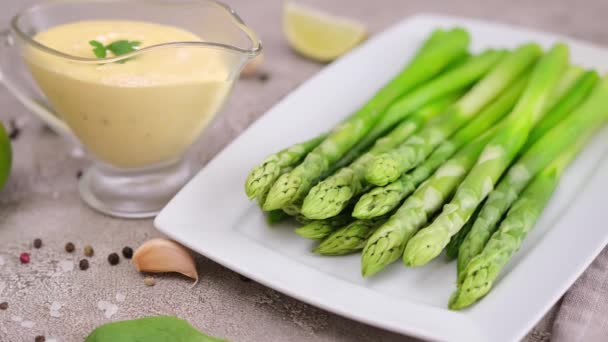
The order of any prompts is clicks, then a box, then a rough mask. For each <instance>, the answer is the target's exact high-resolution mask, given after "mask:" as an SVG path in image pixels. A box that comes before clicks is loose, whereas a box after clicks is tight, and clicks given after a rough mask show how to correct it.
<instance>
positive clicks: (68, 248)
mask: <svg viewBox="0 0 608 342" xmlns="http://www.w3.org/2000/svg"><path fill="white" fill-rule="evenodd" d="M74 249H76V247H74V244H73V243H71V242H68V243H66V244H65V251H66V252H68V253H72V252H73V251H74Z"/></svg>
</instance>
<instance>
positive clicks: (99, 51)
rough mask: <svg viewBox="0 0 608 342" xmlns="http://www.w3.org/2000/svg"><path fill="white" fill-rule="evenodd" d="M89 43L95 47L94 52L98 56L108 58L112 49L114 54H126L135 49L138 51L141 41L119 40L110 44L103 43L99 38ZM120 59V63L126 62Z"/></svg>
mask: <svg viewBox="0 0 608 342" xmlns="http://www.w3.org/2000/svg"><path fill="white" fill-rule="evenodd" d="M89 44H90V45H91V46H92V47H93V53H94V54H95V56H96V57H97V58H106V56H107V52H108V51H110V52H111V53H113V54H114V56H120V55H126V54H128V53H131V52H133V51H137V47H138V46H139V45H141V43H140V42H138V41H134V40H117V41H115V42H112V43H110V44H108V45H103V44H102V43H101V42H99V41H97V40H91V41H90V42H89ZM124 62H125V61H120V62H119V63H124Z"/></svg>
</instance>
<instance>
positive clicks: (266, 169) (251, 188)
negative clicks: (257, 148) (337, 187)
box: [245, 134, 327, 199]
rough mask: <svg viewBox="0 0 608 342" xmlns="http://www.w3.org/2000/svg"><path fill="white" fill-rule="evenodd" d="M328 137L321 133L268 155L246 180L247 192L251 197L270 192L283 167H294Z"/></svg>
mask: <svg viewBox="0 0 608 342" xmlns="http://www.w3.org/2000/svg"><path fill="white" fill-rule="evenodd" d="M326 137H327V134H321V135H319V136H318V137H315V138H313V139H310V140H308V141H305V142H303V143H299V144H295V145H293V146H291V147H289V148H286V149H284V150H281V151H279V152H277V153H275V154H272V155H270V156H268V157H267V158H266V159H264V161H263V162H262V163H260V165H258V166H256V167H254V168H253V169H252V170H251V172H250V173H249V176H248V177H247V181H246V182H245V192H246V193H247V196H248V197H249V198H250V199H254V198H257V197H258V196H261V195H264V194H265V193H267V192H268V190H269V189H270V187H271V186H272V184H274V182H275V181H276V180H277V178H278V177H279V175H280V174H281V169H284V168H286V167H293V166H295V165H297V164H298V163H300V161H302V159H304V157H306V155H307V154H308V152H310V151H312V149H314V148H315V147H317V146H319V144H320V143H321V142H322V141H323V140H324V139H325V138H326Z"/></svg>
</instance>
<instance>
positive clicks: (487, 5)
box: [0, 0, 608, 342]
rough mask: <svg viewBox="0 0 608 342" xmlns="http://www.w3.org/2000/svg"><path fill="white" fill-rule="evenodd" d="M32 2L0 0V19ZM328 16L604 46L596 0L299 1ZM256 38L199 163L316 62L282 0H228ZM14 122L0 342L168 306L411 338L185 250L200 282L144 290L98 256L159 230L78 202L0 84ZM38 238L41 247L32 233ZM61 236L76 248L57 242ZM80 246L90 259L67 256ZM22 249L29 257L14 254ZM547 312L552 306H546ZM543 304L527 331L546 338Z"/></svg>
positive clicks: (77, 333)
mask: <svg viewBox="0 0 608 342" xmlns="http://www.w3.org/2000/svg"><path fill="white" fill-rule="evenodd" d="M35 2H36V1H34V0H2V4H0V28H5V27H7V25H8V22H9V19H10V16H11V15H12V14H13V13H15V12H16V11H17V10H18V9H20V8H24V7H26V6H27V5H29V4H32V3H35ZM308 2H311V3H312V4H313V5H316V6H318V7H320V8H325V9H327V10H329V11H332V12H334V13H337V14H343V15H347V16H351V17H353V18H357V19H359V20H361V21H362V22H365V23H366V24H367V25H369V27H370V29H371V31H372V32H374V33H375V32H379V31H381V30H383V29H384V28H386V27H388V26H389V25H391V24H393V23H395V22H396V21H398V20H400V19H402V18H404V17H407V16H409V15H413V14H416V13H420V12H440V13H449V14H455V15H464V16H470V17H479V18H485V19H490V20H497V21H500V22H504V23H508V24H516V25H525V26H529V27H532V28H537V29H542V30H547V31H553V32H557V33H562V34H566V35H569V36H572V37H575V38H580V39H585V40H590V41H593V42H595V43H598V44H605V45H608V30H606V28H605V18H604V17H605V14H606V13H608V2H606V1H605V0H589V1H578V2H573V1H566V0H537V1H530V0H526V1H523V0H514V1H499V0H492V1H481V0H453V1H441V0H410V1H401V0H382V1H361V0H357V1H352V0H351V1H349V0H340V1H337V0H336V1H322V0H314V1H308ZM229 3H230V5H232V6H233V7H234V8H235V9H236V10H237V11H238V13H239V14H240V15H241V16H242V17H243V18H244V20H245V21H246V22H247V23H248V24H250V25H251V26H252V27H253V28H254V29H255V30H256V31H257V32H258V33H259V35H260V36H261V37H262V39H263V41H264V48H265V63H264V66H263V69H264V71H265V72H267V73H268V75H269V79H268V80H267V81H266V82H261V81H259V80H255V79H252V80H242V81H241V82H239V83H238V85H237V86H236V88H235V91H234V93H233V95H232V97H231V99H230V101H229V103H228V105H227V106H226V108H225V110H224V113H223V116H222V117H221V118H220V119H219V120H218V121H217V122H216V123H215V125H214V126H213V127H212V128H211V129H210V130H209V131H208V133H207V134H206V136H205V137H204V138H202V139H201V140H200V141H199V142H198V144H197V145H196V147H195V149H194V153H193V157H194V160H195V163H196V165H197V167H202V166H203V165H204V164H205V163H206V162H207V161H209V160H210V159H211V158H212V157H213V156H214V155H215V154H216V153H217V152H218V151H219V150H221V149H222V147H224V146H225V145H226V144H227V143H228V142H230V141H231V140H232V139H233V138H234V137H236V136H237V135H238V134H239V132H241V131H242V130H244V129H245V128H247V126H249V125H250V124H251V123H252V122H253V121H254V120H255V119H256V118H257V117H259V116H260V115H262V114H263V113H264V112H265V111H266V110H268V109H269V108H270V107H271V106H272V105H273V104H274V103H276V102H277V101H278V100H279V99H281V98H282V97H283V96H285V95H286V94H288V93H289V92H290V91H291V90H292V89H294V88H295V87H297V86H298V85H299V84H301V83H302V82H304V81H305V80H306V79H308V78H309V77H310V76H312V75H313V74H315V73H316V72H318V71H319V70H320V69H321V68H322V67H323V66H322V65H319V64H317V63H314V62H310V61H307V60H305V59H302V58H300V57H298V56H297V55H295V54H294V53H292V52H291V51H290V50H289V48H288V46H287V45H286V43H285V41H284V39H283V37H282V35H281V21H280V14H281V4H282V1H246V0H239V1H237V0H233V1H229ZM17 118H18V119H19V123H20V124H21V125H23V126H24V127H23V132H22V134H21V135H20V136H19V138H18V139H17V140H16V141H14V152H15V165H14V168H13V170H12V175H11V179H10V181H9V183H8V185H7V188H6V189H5V190H4V191H2V193H0V302H2V301H5V300H6V301H8V302H9V304H10V306H9V309H8V310H6V311H0V341H2V342H5V341H11V342H13V341H33V340H34V337H35V336H37V335H45V336H46V337H47V340H50V339H55V340H56V341H60V342H65V341H82V340H83V338H84V337H85V336H86V335H87V334H88V333H89V332H90V331H91V330H92V329H93V328H94V327H96V326H98V325H100V324H102V323H106V322H109V321H115V320H123V319H132V318H137V317H141V316H146V315H163V314H164V315H177V316H179V317H182V318H184V319H187V320H189V321H190V322H191V323H192V324H194V325H195V326H196V327H198V328H200V329H201V330H203V331H206V332H208V333H210V334H213V335H217V336H223V337H225V338H227V339H230V340H232V341H414V340H415V339H411V338H408V337H404V336H401V335H397V334H394V333H390V332H386V331H383V330H380V329H377V328H374V327H370V326H367V325H364V324H361V323H357V322H354V321H351V320H348V319H345V318H342V317H340V316H337V315H334V314H331V313H328V312H326V311H323V310H320V309H317V308H315V307H312V306H309V305H307V304H304V303H302V302H300V301H297V300H295V299H292V298H289V297H287V296H284V295H282V294H280V293H277V292H275V291H273V290H271V289H268V288H266V287H264V286H262V285H259V284H257V283H255V282H252V281H246V279H242V278H240V277H239V276H238V274H236V273H234V272H232V271H230V270H228V269H226V268H224V267H222V266H220V265H218V264H216V263H214V262H213V261H210V260H208V259H206V258H204V257H202V256H197V264H198V267H199V270H198V271H199V273H200V275H201V280H200V283H199V284H198V285H197V286H195V287H194V288H190V283H189V281H188V280H187V279H184V278H183V277H180V276H172V275H167V276H159V277H157V284H156V286H154V287H147V286H145V285H144V282H143V275H140V274H138V273H137V272H136V271H135V270H134V269H133V267H131V266H130V265H129V263H128V262H127V261H126V260H124V259H121V262H120V264H119V265H117V266H110V265H109V264H108V263H107V261H106V256H107V255H108V254H109V253H111V252H117V253H120V250H121V249H122V247H123V246H127V245H128V246H132V247H136V246H138V245H139V244H140V243H142V242H143V241H145V240H147V239H149V238H152V237H157V236H160V234H159V233H158V232H157V231H155V230H154V228H153V226H152V223H151V220H135V221H128V220H119V219H113V218H109V217H105V216H102V215H100V214H98V213H96V212H93V211H92V210H90V209H88V208H87V207H85V206H84V205H83V204H82V202H81V201H80V199H79V197H78V192H77V177H76V175H77V173H78V172H79V171H80V170H83V169H84V168H86V165H87V160H85V159H79V158H75V157H74V156H73V154H72V153H71V149H70V147H69V145H68V144H66V143H65V142H64V140H62V139H61V138H60V137H58V136H56V135H55V134H54V133H52V132H50V131H49V130H48V129H46V128H44V126H43V125H42V124H41V123H40V122H39V121H37V120H36V119H34V118H32V117H31V116H29V114H28V113H27V111H26V110H25V109H24V108H23V107H21V106H20V105H19V104H18V102H17V101H16V100H15V99H14V98H13V97H11V96H10V95H9V94H8V91H6V89H4V88H1V87H0V119H1V120H2V121H3V122H5V123H7V122H8V120H9V119H17ZM37 237H39V238H42V240H43V244H44V245H43V247H42V248H41V249H33V248H32V241H33V240H34V239H35V238H37ZM68 241H72V242H74V243H75V244H76V251H77V252H75V253H72V254H67V253H66V252H65V251H64V249H63V246H64V245H65V243H66V242H68ZM87 244H90V245H92V246H93V248H94V249H95V256H93V257H92V258H91V259H90V265H91V267H90V268H89V269H88V270H87V271H80V270H79V269H78V267H74V265H75V264H76V263H77V262H78V260H80V258H82V257H83V256H82V248H83V247H84V246H85V245H87ZM23 251H29V252H30V253H31V259H32V260H31V262H30V263H29V264H27V265H21V264H20V263H19V260H18V258H19V253H21V252H23ZM552 312H554V310H553V311H552ZM551 322H552V313H550V314H548V315H547V316H546V317H545V318H544V319H543V321H541V322H540V323H539V325H538V326H537V327H536V328H535V330H534V331H533V332H531V334H530V335H529V336H528V339H529V340H534V341H541V340H548V338H549V336H550V327H551Z"/></svg>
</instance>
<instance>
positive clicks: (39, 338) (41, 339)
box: [34, 335, 46, 342]
mask: <svg viewBox="0 0 608 342" xmlns="http://www.w3.org/2000/svg"><path fill="white" fill-rule="evenodd" d="M44 341H46V338H45V337H44V336H42V335H38V336H36V338H35V339H34V342H44Z"/></svg>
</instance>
